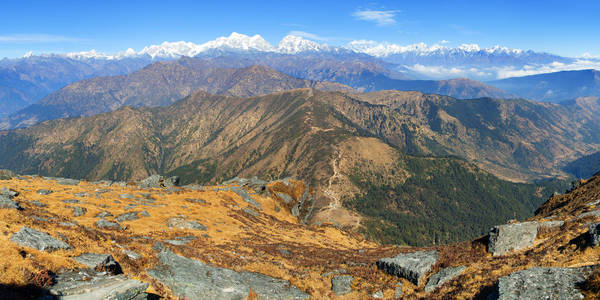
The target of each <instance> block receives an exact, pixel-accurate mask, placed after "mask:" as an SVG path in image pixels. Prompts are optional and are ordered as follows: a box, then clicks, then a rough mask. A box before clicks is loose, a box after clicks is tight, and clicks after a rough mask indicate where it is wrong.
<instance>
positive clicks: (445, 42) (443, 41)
mask: <svg viewBox="0 0 600 300" xmlns="http://www.w3.org/2000/svg"><path fill="white" fill-rule="evenodd" d="M448 43H450V41H448V40H441V41H440V44H442V45H444V44H448Z"/></svg>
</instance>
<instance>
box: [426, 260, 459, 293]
mask: <svg viewBox="0 0 600 300" xmlns="http://www.w3.org/2000/svg"><path fill="white" fill-rule="evenodd" d="M466 268H467V267H465V266H459V267H449V268H444V269H441V270H440V271H439V272H437V273H435V274H433V275H431V277H429V280H428V281H427V284H426V285H425V291H426V292H428V293H429V292H433V291H434V290H435V289H436V288H438V287H439V286H441V285H442V284H444V283H445V282H446V281H449V280H452V279H454V278H455V277H456V276H458V275H460V274H461V273H462V272H463V271H464V270H465V269H466Z"/></svg>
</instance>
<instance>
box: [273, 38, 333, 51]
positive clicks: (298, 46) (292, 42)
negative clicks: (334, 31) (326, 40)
mask: <svg viewBox="0 0 600 300" xmlns="http://www.w3.org/2000/svg"><path fill="white" fill-rule="evenodd" d="M328 50H330V49H329V46H327V44H319V43H317V42H314V41H311V40H307V39H304V38H302V37H299V36H296V35H286V36H285V37H284V38H283V39H282V40H281V41H280V42H279V45H277V52H279V53H284V54H296V53H300V52H318V51H328Z"/></svg>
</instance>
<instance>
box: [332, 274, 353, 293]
mask: <svg viewBox="0 0 600 300" xmlns="http://www.w3.org/2000/svg"><path fill="white" fill-rule="evenodd" d="M353 280H354V278H353V277H352V276H350V275H339V276H334V277H333V278H331V290H332V291H333V292H334V293H335V294H336V295H338V296H342V295H346V294H349V293H352V281H353Z"/></svg>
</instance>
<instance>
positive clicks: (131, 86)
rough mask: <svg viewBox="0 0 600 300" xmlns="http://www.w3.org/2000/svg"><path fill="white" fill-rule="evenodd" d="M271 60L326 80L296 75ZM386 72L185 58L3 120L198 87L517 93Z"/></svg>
mask: <svg viewBox="0 0 600 300" xmlns="http://www.w3.org/2000/svg"><path fill="white" fill-rule="evenodd" d="M264 65H267V66H270V67H273V68H276V69H278V70H280V71H283V72H285V73H288V74H293V75H295V76H298V77H302V78H313V79H317V80H319V81H315V80H306V79H300V78H296V77H292V76H290V75H287V74H284V73H281V72H278V71H276V70H274V69H271V68H269V67H264ZM384 74H389V73H388V72H387V71H386V70H385V69H384V68H382V66H381V65H380V64H378V63H377V62H376V61H375V62H370V61H369V60H367V59H363V60H360V61H358V62H355V61H349V60H346V59H344V58H338V57H336V56H331V57H329V56H321V55H319V56H314V55H280V54H275V55H260V56H257V55H253V56H243V57H241V56H239V55H228V56H225V55H224V56H219V57H216V58H200V57H197V58H188V57H184V58H181V59H178V60H172V61H168V62H157V63H154V64H151V65H149V66H147V67H145V68H143V69H141V70H138V71H136V72H133V73H131V74H129V75H118V76H109V77H96V78H93V79H87V80H84V81H79V82H75V83H73V84H70V85H68V86H66V87H64V88H62V89H60V90H59V91H57V92H55V93H52V94H50V95H48V96H46V97H44V98H43V99H42V100H40V101H39V102H37V103H35V104H31V105H29V106H28V107H26V108H24V109H21V110H19V111H17V112H14V113H12V114H10V115H9V116H7V117H5V118H3V119H1V120H0V129H9V128H18V127H23V126H29V125H33V124H36V123H38V122H42V121H46V120H53V119H57V118H65V117H77V116H90V115H94V114H98V113H102V112H108V111H112V110H115V109H117V108H119V107H121V106H123V105H129V106H134V107H141V106H146V107H154V106H166V105H170V104H171V103H173V102H174V101H176V100H179V99H181V98H183V97H185V96H187V95H190V94H191V93H193V92H194V91H196V90H203V91H206V92H209V93H213V94H222V95H232V96H238V97H249V96H256V95H263V94H270V93H273V92H278V91H284V90H290V89H297V88H303V87H314V88H317V89H320V90H343V91H351V90H352V88H355V89H356V90H357V91H364V90H369V91H370V90H380V89H398V90H416V91H423V92H426V93H437V94H445V95H450V96H454V97H457V98H476V97H495V98H499V97H509V96H510V94H508V93H506V92H504V91H502V90H500V89H497V88H494V87H492V86H488V85H485V84H483V83H480V82H477V81H473V80H468V79H457V80H445V81H426V80H400V79H392V78H390V77H388V76H386V75H384ZM328 80H331V81H328ZM345 84H348V85H345Z"/></svg>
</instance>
